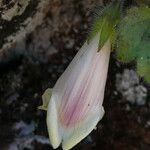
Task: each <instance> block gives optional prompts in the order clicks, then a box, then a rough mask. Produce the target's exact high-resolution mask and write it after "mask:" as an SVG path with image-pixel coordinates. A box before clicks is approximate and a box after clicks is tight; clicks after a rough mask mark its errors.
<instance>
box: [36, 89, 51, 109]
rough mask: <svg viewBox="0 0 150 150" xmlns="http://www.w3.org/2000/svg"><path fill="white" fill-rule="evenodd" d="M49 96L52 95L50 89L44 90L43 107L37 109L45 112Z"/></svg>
mask: <svg viewBox="0 0 150 150" xmlns="http://www.w3.org/2000/svg"><path fill="white" fill-rule="evenodd" d="M51 95H52V89H50V88H48V89H47V90H45V92H44V94H43V95H42V101H43V105H41V106H39V107H38V109H41V110H46V111H47V107H48V103H49V101H50V98H51Z"/></svg>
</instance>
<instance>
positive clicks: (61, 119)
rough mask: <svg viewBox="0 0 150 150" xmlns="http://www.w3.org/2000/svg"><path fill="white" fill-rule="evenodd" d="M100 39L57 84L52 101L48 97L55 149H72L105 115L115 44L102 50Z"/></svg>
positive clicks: (82, 52)
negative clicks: (112, 52)
mask: <svg viewBox="0 0 150 150" xmlns="http://www.w3.org/2000/svg"><path fill="white" fill-rule="evenodd" d="M99 38H100V36H99V34H97V35H96V36H95V37H94V38H93V39H92V40H91V41H90V42H89V43H88V42H85V44H84V45H83V46H82V48H81V49H80V50H79V52H78V53H77V55H76V56H75V58H74V59H73V61H72V62H71V64H70V65H69V66H68V68H67V69H66V70H65V72H64V73H63V74H62V75H61V77H60V78H59V79H58V81H57V82H56V84H55V86H54V88H53V90H52V94H51V98H50V96H49V94H47V95H48V96H47V97H46V99H47V101H49V103H48V108H47V126H48V133H49V137H50V142H51V144H52V146H53V148H54V149H55V148H57V147H58V146H59V145H60V144H62V148H63V149H64V150H68V149H71V148H72V147H73V146H75V145H76V144H77V143H79V142H80V141H81V140H82V139H83V138H85V137H86V136H87V135H88V134H89V133H90V132H91V131H92V130H93V129H94V128H95V127H96V125H97V123H98V122H99V121H100V120H101V118H102V117H103V115H104V109H103V106H102V103H103V99H104V90H105V83H106V78H107V71H108V65H109V57H110V49H111V44H110V41H109V40H108V41H107V42H106V43H105V44H104V46H103V47H102V48H101V49H99V48H98V47H99V40H100V39H99ZM46 93H49V92H48V91H47V92H46ZM46 93H45V95H46Z"/></svg>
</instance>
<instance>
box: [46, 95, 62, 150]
mask: <svg viewBox="0 0 150 150" xmlns="http://www.w3.org/2000/svg"><path fill="white" fill-rule="evenodd" d="M58 124H59V122H58V113H57V109H56V103H55V98H53V97H51V100H50V102H49V105H48V110H47V126H48V133H49V137H50V142H51V144H52V146H53V148H54V149H56V148H57V147H58V146H59V145H60V143H61V141H62V136H61V135H60V132H59V125H58Z"/></svg>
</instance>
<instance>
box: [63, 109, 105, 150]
mask: <svg viewBox="0 0 150 150" xmlns="http://www.w3.org/2000/svg"><path fill="white" fill-rule="evenodd" d="M103 115H104V109H103V107H102V109H101V110H100V111H95V113H93V114H90V115H89V116H88V117H87V118H86V119H84V120H83V121H82V122H79V123H77V124H76V125H75V126H74V127H73V128H69V129H66V131H65V129H64V135H63V142H62V148H63V150H69V149H71V148H72V147H74V146H75V145H76V144H77V143H79V142H80V141H81V140H82V139H84V138H85V137H86V136H87V135H89V134H90V133H91V131H92V130H93V129H94V128H95V127H96V125H97V123H98V122H99V121H100V120H101V118H102V117H103Z"/></svg>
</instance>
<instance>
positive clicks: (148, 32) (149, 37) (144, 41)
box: [116, 6, 150, 82]
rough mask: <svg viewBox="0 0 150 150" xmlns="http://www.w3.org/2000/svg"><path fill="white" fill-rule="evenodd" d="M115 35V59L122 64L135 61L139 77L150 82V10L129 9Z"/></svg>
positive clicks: (142, 8)
mask: <svg viewBox="0 0 150 150" xmlns="http://www.w3.org/2000/svg"><path fill="white" fill-rule="evenodd" d="M117 33H118V40H117V50H116V52H117V57H118V58H119V59H120V60H121V61H123V62H129V61H132V60H135V61H136V62H137V72H138V73H139V75H141V76H143V77H144V78H145V79H146V80H147V81H149V82H150V8H149V7H146V6H145V7H134V8H131V9H130V10H129V11H128V13H127V15H126V17H125V18H124V19H122V20H121V23H120V24H119V30H118V32H117Z"/></svg>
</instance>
